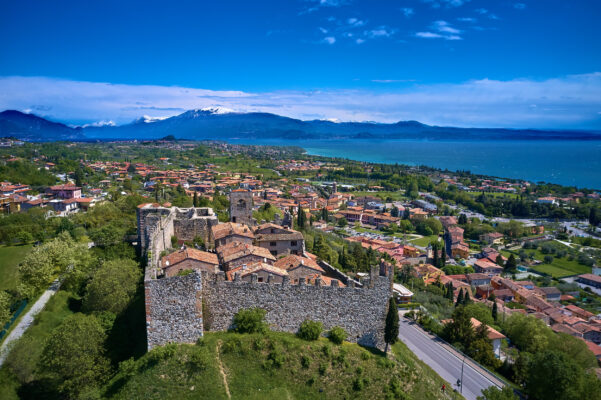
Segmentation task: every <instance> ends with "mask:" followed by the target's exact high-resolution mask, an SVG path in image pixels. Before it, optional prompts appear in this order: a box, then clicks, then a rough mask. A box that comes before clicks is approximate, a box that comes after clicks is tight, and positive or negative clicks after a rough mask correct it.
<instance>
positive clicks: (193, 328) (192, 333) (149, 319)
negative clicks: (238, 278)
mask: <svg viewBox="0 0 601 400" xmlns="http://www.w3.org/2000/svg"><path fill="white" fill-rule="evenodd" d="M201 293H202V283H201V276H200V274H199V273H197V272H195V273H192V274H189V275H185V276H174V277H171V278H163V279H145V280H144V295H145V306H146V336H147V341H148V350H150V349H152V348H153V347H156V346H162V345H164V344H167V343H170V342H175V343H194V342H195V341H196V340H197V339H198V338H199V337H201V336H202V334H203V325H202V299H201Z"/></svg>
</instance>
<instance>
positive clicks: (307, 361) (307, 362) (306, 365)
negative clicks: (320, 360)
mask: <svg viewBox="0 0 601 400" xmlns="http://www.w3.org/2000/svg"><path fill="white" fill-rule="evenodd" d="M301 365H302V367H303V368H305V369H306V368H309V367H310V366H311V359H310V358H309V357H307V356H302V357H301Z"/></svg>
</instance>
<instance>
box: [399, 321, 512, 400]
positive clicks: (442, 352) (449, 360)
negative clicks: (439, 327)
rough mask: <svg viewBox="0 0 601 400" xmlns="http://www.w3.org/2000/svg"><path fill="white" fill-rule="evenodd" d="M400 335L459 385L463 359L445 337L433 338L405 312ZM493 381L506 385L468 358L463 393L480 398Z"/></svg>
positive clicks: (436, 370)
mask: <svg viewBox="0 0 601 400" xmlns="http://www.w3.org/2000/svg"><path fill="white" fill-rule="evenodd" d="M399 338H400V339H401V340H402V341H403V343H405V344H406V345H407V347H409V349H410V350H411V351H412V352H413V353H415V355H416V356H417V357H418V358H419V359H420V360H422V361H423V362H425V363H426V364H427V365H428V366H429V367H430V368H432V369H433V370H434V371H435V372H436V373H438V375H440V376H441V377H442V379H444V380H446V381H447V382H449V383H450V384H451V385H452V386H453V388H457V386H456V382H457V380H458V379H459V378H460V377H461V365H462V362H463V359H462V358H461V356H460V355H459V353H456V352H454V351H452V350H451V349H449V348H448V346H447V345H445V344H443V342H442V341H440V340H437V339H436V338H433V337H432V336H430V335H428V334H427V333H425V332H424V331H423V330H421V329H420V328H418V327H417V326H415V325H414V324H411V323H409V321H408V320H407V319H405V318H404V317H403V316H402V315H400V326H399ZM493 381H494V382H493ZM493 385H497V386H502V385H503V383H502V382H501V381H499V379H497V378H495V377H493V376H491V375H490V374H488V373H487V372H486V371H484V370H483V369H481V368H479V367H478V366H477V365H475V364H473V363H472V362H471V361H469V360H466V361H465V365H464V367H463V393H462V394H463V396H464V397H465V398H466V399H467V400H476V397H478V396H479V395H480V394H481V392H482V389H486V388H487V387H489V386H493ZM457 391H459V388H457Z"/></svg>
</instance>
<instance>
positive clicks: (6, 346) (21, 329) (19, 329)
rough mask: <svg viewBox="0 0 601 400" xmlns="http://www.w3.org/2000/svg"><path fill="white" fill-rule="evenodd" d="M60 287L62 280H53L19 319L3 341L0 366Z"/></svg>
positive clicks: (0, 348) (0, 350) (0, 349)
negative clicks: (14, 344)
mask: <svg viewBox="0 0 601 400" xmlns="http://www.w3.org/2000/svg"><path fill="white" fill-rule="evenodd" d="M59 287H60V282H59V281H58V279H57V280H56V281H54V282H52V285H50V287H49V288H48V290H46V291H45V292H44V293H43V294H42V295H41V296H40V298H39V299H38V301H36V302H35V303H34V304H33V306H32V307H31V308H30V309H29V311H27V314H25V315H24V316H23V318H21V321H19V323H18V324H17V326H15V328H14V329H13V330H12V331H11V332H10V334H9V335H8V336H7V337H6V339H5V340H4V343H2V347H0V367H1V366H2V364H4V361H6V357H7V356H8V353H9V352H10V347H11V345H12V344H13V342H15V341H16V340H18V339H19V338H21V336H23V334H24V333H25V331H26V330H27V328H29V326H30V325H31V324H32V323H33V320H34V318H35V316H36V315H37V314H38V313H39V312H40V311H42V309H43V308H44V306H45V305H46V303H47V302H48V300H50V298H51V297H52V296H53V295H54V294H55V293H56V292H57V291H58V289H59Z"/></svg>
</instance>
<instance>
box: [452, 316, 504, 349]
mask: <svg viewBox="0 0 601 400" xmlns="http://www.w3.org/2000/svg"><path fill="white" fill-rule="evenodd" d="M451 321H452V320H450V319H445V320H442V321H441V322H442V323H443V325H446V324H448V323H449V322H451ZM471 323H472V328H474V330H477V329H478V328H479V327H480V326H482V322H480V321H478V320H477V319H476V318H473V317H472V318H471ZM484 326H485V327H486V329H487V334H488V335H487V336H488V339H489V340H490V341H491V343H492V348H493V353H495V356H496V357H497V358H500V357H501V342H502V341H503V340H505V339H506V338H507V337H506V336H505V335H503V334H502V333H501V332H499V331H497V330H496V329H494V328H491V327H490V326H488V325H484Z"/></svg>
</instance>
